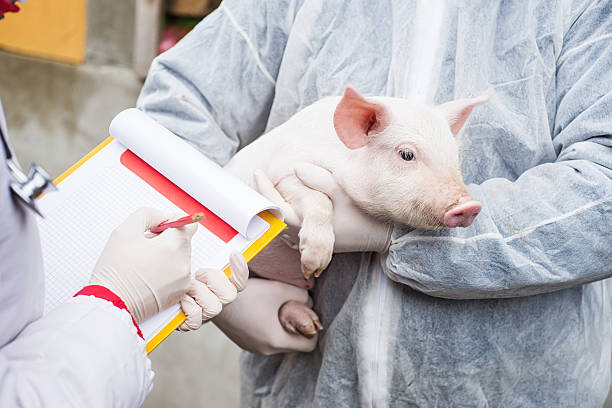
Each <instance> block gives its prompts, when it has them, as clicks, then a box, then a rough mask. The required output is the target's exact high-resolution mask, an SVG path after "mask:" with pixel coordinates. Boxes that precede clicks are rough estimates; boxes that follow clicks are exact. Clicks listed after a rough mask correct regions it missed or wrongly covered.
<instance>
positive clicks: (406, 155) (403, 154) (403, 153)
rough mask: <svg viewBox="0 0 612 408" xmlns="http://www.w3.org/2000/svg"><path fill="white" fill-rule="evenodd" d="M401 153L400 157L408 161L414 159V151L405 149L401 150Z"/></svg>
mask: <svg viewBox="0 0 612 408" xmlns="http://www.w3.org/2000/svg"><path fill="white" fill-rule="evenodd" d="M399 154H400V157H401V158H402V159H404V160H406V161H412V160H414V153H412V152H408V151H405V150H400V152H399Z"/></svg>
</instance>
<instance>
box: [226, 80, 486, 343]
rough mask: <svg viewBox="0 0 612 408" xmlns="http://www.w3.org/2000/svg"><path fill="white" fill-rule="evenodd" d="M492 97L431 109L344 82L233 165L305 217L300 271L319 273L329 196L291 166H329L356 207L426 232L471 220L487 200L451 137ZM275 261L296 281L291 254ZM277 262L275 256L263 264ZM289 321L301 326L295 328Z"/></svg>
mask: <svg viewBox="0 0 612 408" xmlns="http://www.w3.org/2000/svg"><path fill="white" fill-rule="evenodd" d="M492 94H493V90H492V89H488V90H487V91H486V92H484V93H483V94H482V95H480V96H478V97H476V98H471V99H460V100H455V101H451V102H447V103H444V104H442V105H438V106H425V105H420V104H415V103H412V102H410V101H408V100H405V99H401V98H392V97H369V98H365V97H363V96H362V95H361V94H360V93H359V92H357V91H356V90H355V89H353V88H351V87H347V88H346V90H345V92H344V95H343V96H342V97H327V98H324V99H321V100H319V101H317V102H315V103H313V104H312V105H310V106H308V107H306V108H304V109H303V110H301V111H300V112H298V113H296V114H295V115H294V116H293V117H291V118H290V119H289V120H288V121H287V122H285V123H284V124H282V125H280V126H278V127H277V128H275V129H273V130H272V131H270V132H268V133H267V134H265V135H263V136H261V137H260V138H258V139H257V140H256V141H254V142H253V143H251V144H250V145H248V146H246V147H245V148H243V149H242V150H241V151H239V152H238V153H237V154H236V155H235V156H234V157H233V158H232V160H231V161H230V162H229V163H228V164H227V166H226V169H227V170H229V171H230V172H232V173H233V174H234V175H236V176H238V177H239V178H241V179H242V180H243V181H245V182H247V183H248V184H250V185H251V186H252V187H254V186H255V181H254V179H253V171H254V170H255V169H260V170H261V171H263V173H264V174H265V175H266V176H267V177H268V178H269V179H270V181H271V182H272V183H273V184H274V185H275V186H276V188H277V189H278V190H279V192H281V194H282V195H283V197H284V198H285V200H286V201H287V202H288V203H289V204H290V205H291V206H292V207H293V208H294V209H295V211H296V213H298V214H299V215H300V216H301V218H302V225H301V228H300V230H299V234H298V236H299V252H300V254H299V261H300V262H299V263H300V264H301V272H302V274H303V276H304V277H305V278H306V279H308V278H311V276H312V275H314V276H319V274H320V273H321V272H322V271H323V270H324V269H325V268H326V267H327V265H328V264H329V262H330V260H331V256H332V252H333V248H334V232H333V226H332V217H333V207H332V203H331V201H330V199H329V197H327V196H326V195H325V194H323V193H321V192H319V191H315V190H312V189H309V188H308V187H306V186H304V185H303V184H302V182H301V181H300V180H299V179H298V178H297V177H296V176H295V174H294V165H295V164H296V163H304V162H307V163H311V164H314V165H316V166H319V167H322V168H324V169H326V170H328V171H329V172H331V173H332V174H333V176H334V178H335V179H336V181H337V182H338V183H339V185H340V186H341V187H342V188H343V189H344V190H345V191H346V193H347V194H348V195H349V196H350V197H351V198H352V199H353V201H354V202H355V204H356V205H357V206H358V207H360V208H361V209H362V210H363V211H365V212H367V213H369V214H371V215H373V216H375V217H378V218H380V219H381V220H384V221H387V222H396V223H401V224H406V225H409V226H412V227H414V228H419V229H428V230H435V229H441V228H455V227H469V226H470V224H471V223H472V222H473V221H474V219H475V218H476V216H477V215H478V213H479V212H480V210H481V204H480V203H479V202H478V201H475V200H473V199H472V197H470V195H469V193H468V192H467V190H466V187H465V185H464V183H463V179H462V175H461V171H460V166H459V153H458V151H459V149H458V144H457V141H456V139H455V137H454V136H456V135H457V133H459V131H460V129H461V127H462V126H463V125H464V124H465V122H466V120H467V119H468V117H469V115H470V113H471V112H472V109H473V108H474V107H475V106H476V105H478V104H481V103H484V102H486V101H488V100H489V99H490V98H491V96H492ZM277 259H278V262H279V265H278V266H279V267H278V269H277V270H279V271H282V272H283V273H275V272H273V271H272V272H268V276H270V274H271V275H273V277H274V279H279V280H284V281H287V282H290V283H292V284H295V282H296V281H299V279H297V280H296V276H289V275H291V268H289V270H287V268H286V267H285V265H282V262H283V261H282V259H286V258H277ZM272 265H273V263H270V262H268V263H267V264H266V269H268V270H271V269H274V268H273V266H272ZM261 272H263V273H264V276H265V272H264V271H263V270H262V271H261ZM260 274H261V273H260ZM283 275H285V277H284V278H283V277H282V276H283ZM309 286H311V285H308V286H307V287H309ZM290 310H291V313H290V314H291V315H292V316H283V311H282V310H281V312H280V313H279V315H280V316H279V317H280V318H281V321H296V320H299V318H297V319H296V317H295V316H293V315H294V314H296V313H297V314H298V315H299V313H300V312H299V311H298V312H296V311H295V310H296V307H295V305H292V306H291V309H290ZM308 316H310V314H308ZM298 317H299V316H298ZM303 318H304V319H306V318H307V315H306V313H305V312H304V313H303ZM285 327H286V329H288V330H289V331H290V332H293V331H295V325H292V327H287V326H285Z"/></svg>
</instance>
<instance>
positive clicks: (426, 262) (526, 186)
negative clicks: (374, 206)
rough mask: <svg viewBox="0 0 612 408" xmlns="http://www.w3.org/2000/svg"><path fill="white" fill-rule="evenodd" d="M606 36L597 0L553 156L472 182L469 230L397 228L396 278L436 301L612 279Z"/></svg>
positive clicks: (568, 54) (560, 111)
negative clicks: (478, 206)
mask: <svg viewBox="0 0 612 408" xmlns="http://www.w3.org/2000/svg"><path fill="white" fill-rule="evenodd" d="M610 32H612V8H611V7H610V5H609V3H607V2H597V3H596V2H593V4H591V5H590V6H589V7H588V8H587V9H586V10H584V12H582V13H581V14H580V16H579V17H578V18H577V19H576V20H575V21H574V22H573V24H572V25H571V27H570V28H569V30H568V31H567V32H566V35H565V37H564V41H563V47H562V49H561V51H560V55H559V57H558V59H557V66H556V91H555V92H553V93H552V95H553V96H552V97H553V98H554V100H552V99H551V101H552V102H554V105H555V106H556V116H555V118H554V128H553V129H552V132H551V133H552V140H553V145H554V149H555V152H556V153H557V157H556V160H554V161H553V162H550V163H545V164H541V165H538V166H536V167H533V168H531V169H529V170H527V171H525V172H524V173H523V174H521V175H520V176H519V177H518V178H517V179H516V180H514V181H510V180H506V179H502V178H494V179H489V180H486V181H484V182H483V183H481V184H480V185H470V186H468V189H469V191H470V193H471V195H472V196H473V197H474V198H476V199H478V200H480V201H481V202H482V203H483V211H482V213H481V214H480V215H479V216H478V217H477V218H476V221H475V223H474V224H473V225H472V227H471V228H469V229H453V230H446V231H444V232H441V233H437V234H436V233H433V234H431V233H430V234H428V233H424V232H419V231H412V232H411V231H407V230H405V229H402V228H400V227H396V229H395V231H394V234H393V241H392V244H391V247H390V252H389V254H388V256H387V257H386V258H385V259H384V261H383V263H384V266H383V269H384V270H385V272H386V274H387V275H388V276H389V277H390V278H391V279H393V280H395V281H397V282H401V283H404V284H406V285H409V286H411V287H413V288H415V289H417V290H419V291H422V292H424V293H427V294H429V295H432V296H438V297H445V298H455V299H477V298H497V297H515V296H527V295H533V294H538V293H545V292H551V291H556V290H560V289H564V288H568V287H573V286H577V285H582V284H585V283H588V282H593V281H597V280H600V279H605V278H608V277H610V276H612V255H611V254H612V252H611V250H612V223H611V219H612V218H611V214H612V180H611V179H612V137H611V134H612V120H611V119H610V112H612V90H611V88H610V86H609V84H611V83H612V70H611V69H610V66H611V65H612V59H611V56H612V36H610ZM522 137H523V138H524V139H525V140H526V141H527V140H528V138H529V137H530V135H522ZM508 154H509V155H511V154H512V152H508ZM509 160H511V158H510V157H509Z"/></svg>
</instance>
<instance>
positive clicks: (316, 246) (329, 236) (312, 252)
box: [300, 230, 334, 279]
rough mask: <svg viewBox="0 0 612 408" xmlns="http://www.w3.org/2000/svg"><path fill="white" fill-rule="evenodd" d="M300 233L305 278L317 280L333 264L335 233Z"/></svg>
mask: <svg viewBox="0 0 612 408" xmlns="http://www.w3.org/2000/svg"><path fill="white" fill-rule="evenodd" d="M302 231H303V230H302ZM302 231H300V261H301V263H302V273H303V274H304V278H306V279H310V277H311V276H312V275H314V276H315V277H316V278H318V277H319V275H321V273H322V272H323V271H324V270H325V268H327V265H329V263H330V262H331V258H332V255H333V251H334V232H333V230H332V231H329V233H326V234H317V235H315V237H316V239H313V235H309V234H307V233H302Z"/></svg>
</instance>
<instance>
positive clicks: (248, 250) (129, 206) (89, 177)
mask: <svg viewBox="0 0 612 408" xmlns="http://www.w3.org/2000/svg"><path fill="white" fill-rule="evenodd" d="M110 133H111V136H110V137H108V138H107V139H106V140H104V141H103V142H102V143H100V144H99V145H98V146H97V147H95V148H94V149H93V150H92V151H90V152H89V153H88V154H87V155H85V156H84V157H83V158H81V159H80V160H79V161H78V162H77V163H75V164H74V165H73V166H71V167H70V168H69V169H68V170H66V171H65V172H64V173H63V174H61V175H60V176H59V177H58V178H57V179H55V180H54V183H55V184H56V185H57V186H58V190H59V191H58V192H55V193H52V194H48V195H45V196H43V197H41V199H40V201H39V207H40V209H41V211H42V212H43V214H45V218H44V219H39V231H40V235H41V247H42V253H43V264H44V271H45V308H44V309H45V311H44V313H48V312H49V311H50V310H52V309H53V308H54V307H55V306H57V305H59V304H60V303H62V302H63V301H65V300H67V299H68V298H69V297H71V296H72V295H73V294H74V293H76V292H77V291H78V290H80V288H81V287H83V286H84V285H86V284H87V282H88V281H89V277H90V275H91V271H93V267H94V266H95V262H96V261H97V258H98V256H99V254H100V252H101V251H102V249H103V248H104V245H105V243H106V241H107V240H108V236H109V235H110V232H112V230H113V229H114V228H115V227H116V226H117V225H119V224H120V223H121V222H122V221H123V219H125V217H127V215H129V214H130V213H132V212H133V210H135V209H136V208H140V207H143V206H149V207H152V208H160V209H165V210H167V211H171V212H182V213H185V214H193V213H195V212H204V213H205V218H204V219H203V220H202V221H201V222H200V224H201V225H200V226H199V228H198V232H197V233H196V235H195V236H194V238H193V241H192V270H193V271H192V273H193V272H194V271H195V270H196V269H198V268H200V267H213V268H222V269H224V271H225V274H226V275H227V276H228V277H229V274H230V270H229V266H227V262H228V260H227V259H228V256H229V252H230V251H231V250H238V251H239V252H241V253H242V254H243V255H244V257H245V259H246V261H247V262H248V261H250V260H251V259H252V258H253V257H254V256H255V255H256V254H257V253H259V252H260V251H261V250H262V249H263V248H264V247H265V246H266V245H267V244H268V243H270V242H271V241H272V240H273V239H274V238H275V237H276V236H277V235H278V234H279V233H280V232H281V231H282V230H283V229H284V228H285V226H286V225H285V223H284V222H283V221H282V219H281V218H282V215H281V213H280V210H279V209H278V207H276V206H275V205H274V204H273V203H271V202H269V201H268V200H267V199H266V198H264V197H262V196H261V195H259V194H258V193H257V192H256V191H254V190H252V189H251V188H250V187H248V186H247V185H246V184H244V183H243V182H242V181H240V180H238V179H237V178H235V177H234V176H232V175H231V174H229V173H228V172H226V171H225V170H224V169H223V168H221V167H220V166H218V165H217V164H215V163H214V162H212V161H211V160H209V159H207V158H206V157H205V156H203V155H202V154H201V153H199V152H198V151H197V150H195V149H194V148H193V147H192V146H190V145H189V144H187V143H186V142H184V141H183V140H181V139H180V138H178V137H177V136H175V135H173V134H172V133H171V132H169V131H168V130H167V129H165V128H163V127H162V126H161V125H159V124H158V123H157V122H155V121H153V120H152V119H151V118H149V117H148V116H146V114H144V113H143V112H141V111H138V110H136V109H128V110H126V111H123V112H121V113H120V114H119V115H117V117H116V118H115V119H114V120H113V122H112V123H111V127H110ZM177 158H180V160H177ZM83 225H87V228H83ZM90 231H95V232H96V233H95V234H92V233H90ZM184 320H185V315H184V313H183V312H182V311H181V310H180V306H179V305H174V306H172V307H170V308H169V309H166V310H164V311H162V312H160V313H158V314H157V315H155V316H153V317H152V318H149V319H147V320H145V321H144V322H141V323H140V327H141V330H142V332H143V335H144V336H145V341H146V350H147V353H150V352H151V351H153V350H154V349H155V348H156V347H157V346H158V345H159V344H160V343H161V342H162V341H163V340H164V339H165V338H166V337H168V336H169V335H170V333H172V332H173V331H174V330H175V329H176V328H177V327H178V326H180V325H181V323H183V321H184Z"/></svg>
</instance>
